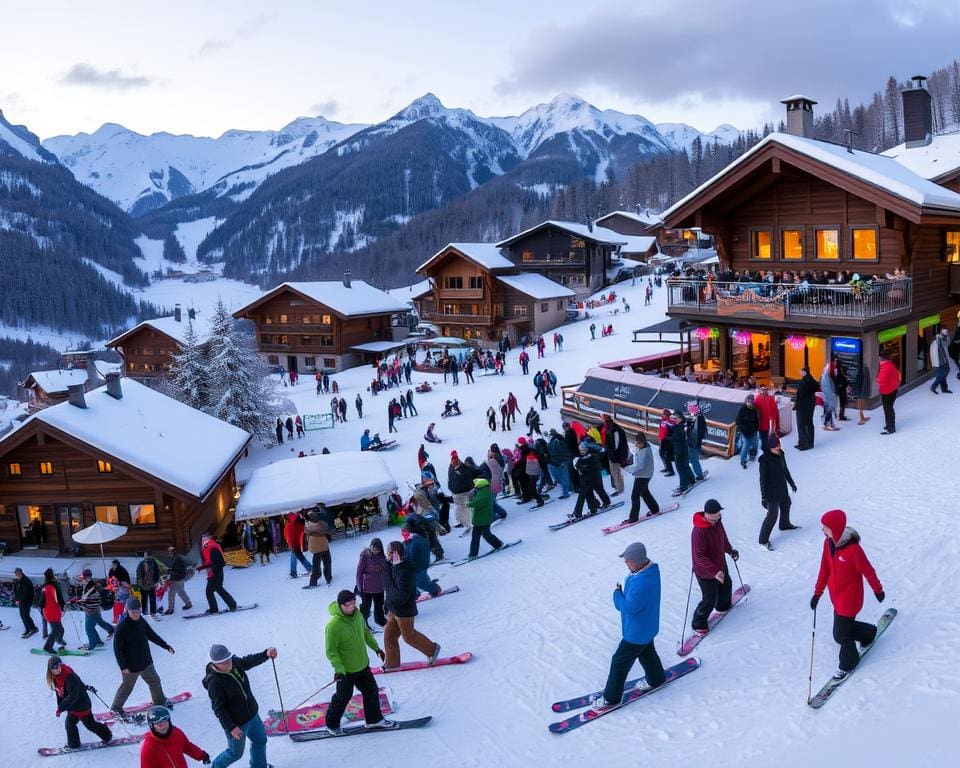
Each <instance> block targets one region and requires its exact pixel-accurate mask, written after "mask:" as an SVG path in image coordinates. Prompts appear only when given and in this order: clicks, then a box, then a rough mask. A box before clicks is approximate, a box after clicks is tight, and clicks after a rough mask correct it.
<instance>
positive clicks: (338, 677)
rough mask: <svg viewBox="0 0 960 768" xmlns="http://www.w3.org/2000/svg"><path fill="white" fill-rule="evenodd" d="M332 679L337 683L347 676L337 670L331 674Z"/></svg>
mask: <svg viewBox="0 0 960 768" xmlns="http://www.w3.org/2000/svg"><path fill="white" fill-rule="evenodd" d="M333 679H334V681H336V682H338V683H339V682H340V681H341V680H346V679H347V676H346V675H345V674H343V672H337V674H335V675H334V676H333Z"/></svg>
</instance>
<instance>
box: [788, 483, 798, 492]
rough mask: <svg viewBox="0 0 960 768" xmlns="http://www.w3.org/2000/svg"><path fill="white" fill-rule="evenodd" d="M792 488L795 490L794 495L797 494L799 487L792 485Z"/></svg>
mask: <svg viewBox="0 0 960 768" xmlns="http://www.w3.org/2000/svg"><path fill="white" fill-rule="evenodd" d="M790 487H791V488H793V492H794V493H796V492H797V486H796V485H791V486H790Z"/></svg>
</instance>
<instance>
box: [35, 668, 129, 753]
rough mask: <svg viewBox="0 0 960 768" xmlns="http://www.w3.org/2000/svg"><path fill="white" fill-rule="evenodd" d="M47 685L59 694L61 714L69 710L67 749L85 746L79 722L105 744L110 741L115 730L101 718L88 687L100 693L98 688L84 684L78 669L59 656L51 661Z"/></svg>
mask: <svg viewBox="0 0 960 768" xmlns="http://www.w3.org/2000/svg"><path fill="white" fill-rule="evenodd" d="M47 685H49V686H50V688H51V689H52V690H53V692H54V694H56V697H57V717H60V715H61V714H63V713H64V712H66V713H67V749H79V748H80V746H81V745H80V731H79V729H78V728H77V723H83V726H84V728H86V729H87V730H88V731H90V733H92V734H94V735H95V736H97V737H98V738H99V739H100V741H102V742H103V743H104V744H109V743H110V740H111V739H113V734H112V733H110V729H109V728H107V726H105V725H104V724H103V723H98V722H97V720H96V719H95V718H94V716H93V712H92V711H91V705H90V696H89V694H88V693H87V691H93V692H94V693H96V688H94V687H93V686H89V685H84V683H83V680H81V679H80V677H79V676H78V675H77V673H76V672H74V671H73V670H72V669H71V668H70V667H68V666H67V665H66V664H64V663H63V662H62V661H61V660H60V659H59V658H58V657H56V656H54V657H53V658H51V659H49V660H48V661H47Z"/></svg>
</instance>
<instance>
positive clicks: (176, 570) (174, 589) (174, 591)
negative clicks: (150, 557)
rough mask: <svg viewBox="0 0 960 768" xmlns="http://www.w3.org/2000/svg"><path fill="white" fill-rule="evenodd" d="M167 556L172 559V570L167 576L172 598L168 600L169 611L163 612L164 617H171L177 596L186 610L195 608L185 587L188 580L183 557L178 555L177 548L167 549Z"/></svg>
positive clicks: (168, 588)
mask: <svg viewBox="0 0 960 768" xmlns="http://www.w3.org/2000/svg"><path fill="white" fill-rule="evenodd" d="M167 554H168V555H169V557H170V570H169V572H168V574H167V575H168V581H167V591H168V593H169V594H170V597H169V599H168V600H167V610H165V611H164V612H163V614H164V616H169V615H170V614H172V613H173V612H174V610H175V609H176V607H177V595H179V596H180V599H181V600H183V608H184V610H187V611H189V610H190V609H191V608H193V601H192V600H191V599H190V596H189V595H188V594H187V590H186V589H185V588H184V586H183V584H184V582H185V581H186V580H187V563H186V561H185V560H184V559H183V557H182V556H181V555H179V554H177V550H176V548H175V547H167Z"/></svg>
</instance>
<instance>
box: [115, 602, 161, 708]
mask: <svg viewBox="0 0 960 768" xmlns="http://www.w3.org/2000/svg"><path fill="white" fill-rule="evenodd" d="M142 610H143V606H142V605H141V604H140V601H139V600H137V598H135V597H131V598H129V599H128V600H127V615H126V616H124V617H123V619H121V620H120V623H119V624H118V625H117V629H116V631H115V632H114V633H113V655H114V656H115V657H116V660H117V666H118V667H120V675H121V680H120V687H119V688H117V692H116V693H115V694H114V696H113V704H111V706H110V710H111V711H112V712H114V713H115V714H116V715H117V717H120V718H121V719H122V718H123V705H124V704H125V703H126V701H127V699H128V698H129V697H130V694H131V692H132V691H133V686H135V685H136V684H137V680H138V679H141V678H142V679H143V682H145V683H146V684H147V685H148V686H149V688H150V699H151V700H152V701H153V703H154V704H162V705H163V706H172V704H170V702H169V699H167V696H166V694H165V693H164V692H163V684H162V683H161V682H160V675H158V674H157V670H156V669H155V668H154V666H153V656H152V655H151V654H150V643H153V644H154V645H159V646H160V647H161V648H163V649H164V650H165V651H167V653H169V654H170V655H171V656H172V655H173V654H174V653H175V651H174V650H173V646H171V645H169V644H167V641H166V640H164V639H163V638H162V637H160V635H158V634H157V633H156V632H154V631H153V628H152V627H151V626H150V625H149V623H147V622H146V621H144V620H143V614H142Z"/></svg>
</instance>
